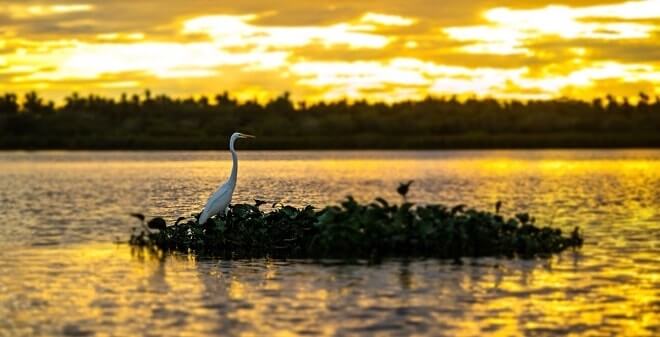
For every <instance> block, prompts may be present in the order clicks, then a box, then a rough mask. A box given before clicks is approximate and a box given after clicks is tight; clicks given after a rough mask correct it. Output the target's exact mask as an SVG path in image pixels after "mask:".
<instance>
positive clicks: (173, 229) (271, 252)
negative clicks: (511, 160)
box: [130, 197, 583, 260]
mask: <svg viewBox="0 0 660 337" xmlns="http://www.w3.org/2000/svg"><path fill="white" fill-rule="evenodd" d="M262 204H263V202H261V201H259V202H257V203H256V204H255V205H250V204H236V205H232V206H230V208H229V210H228V212H227V213H226V214H225V215H221V216H217V217H214V218H212V219H210V220H209V221H207V222H206V223H205V224H204V225H199V223H198V222H197V221H196V219H194V218H191V219H190V220H188V221H182V220H185V219H182V218H179V219H178V220H177V221H176V223H174V224H173V225H170V226H165V222H164V221H163V220H162V219H160V220H153V219H152V220H151V221H150V222H149V223H150V224H151V225H149V226H146V227H144V226H143V228H142V230H140V231H139V232H137V233H134V234H133V235H132V236H131V239H130V243H131V244H132V245H136V246H149V247H155V248H158V249H161V250H164V251H179V252H184V253H196V254H200V255H212V256H220V257H224V258H252V257H272V258H342V259H362V258H364V259H371V260H378V259H381V258H384V257H409V256H418V257H437V258H454V259H459V258H461V257H468V256H473V257H478V256H506V257H514V256H518V257H523V258H531V257H537V256H549V255H550V254H553V253H559V252H561V251H563V250H565V249H567V248H571V247H573V248H577V247H580V246H581V245H582V243H583V237H582V234H581V232H580V230H579V228H577V227H576V228H575V229H574V231H573V232H572V233H571V234H569V235H563V234H562V231H561V230H560V229H556V228H550V227H538V226H536V225H535V224H534V222H535V220H534V218H533V217H530V216H529V215H528V214H526V213H520V214H517V215H516V216H515V217H514V218H509V219H505V218H504V217H502V216H501V215H499V214H498V213H491V212H486V211H479V210H475V209H469V208H466V206H465V205H458V206H456V207H452V208H449V207H446V206H443V205H414V204H412V203H408V202H406V203H403V204H401V205H394V204H390V203H389V202H387V201H386V200H384V199H382V198H377V199H375V200H374V201H373V202H371V203H368V204H360V203H358V202H357V201H356V200H355V199H353V198H352V197H347V198H346V200H344V201H343V202H341V203H340V204H339V205H336V206H327V207H325V208H323V209H320V210H317V209H315V208H314V207H312V206H306V207H303V208H295V207H291V206H286V205H281V204H277V205H273V207H274V208H273V209H272V210H270V211H261V210H260V209H259V206H260V205H262ZM500 205H501V204H500ZM496 208H498V210H499V207H496ZM157 219H159V218H157ZM153 224H157V226H153ZM156 228H157V229H156Z"/></svg>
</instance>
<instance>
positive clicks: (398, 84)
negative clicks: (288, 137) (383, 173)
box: [0, 0, 660, 102]
mask: <svg viewBox="0 0 660 337" xmlns="http://www.w3.org/2000/svg"><path fill="white" fill-rule="evenodd" d="M146 88H149V89H151V91H152V92H154V93H166V94H169V95H174V96H189V95H194V96H199V95H214V94H216V93H220V92H223V91H225V90H226V91H229V92H230V94H232V95H233V96H235V97H238V98H240V99H255V98H256V99H258V100H266V99H269V98H272V97H275V96H277V95H280V94H281V93H282V92H284V91H289V92H291V94H292V97H293V98H294V99H296V100H307V101H319V100H337V99H349V100H356V99H366V100H369V101H386V102H394V101H401V100H417V99H423V98H424V97H426V96H428V95H431V96H449V95H458V96H459V97H468V96H477V97H495V98H498V99H523V100H526V99H552V98H558V97H570V98H578V99H592V98H594V97H602V96H604V95H606V94H614V95H616V96H624V95H625V96H636V95H637V94H638V93H639V92H640V91H644V92H646V93H648V94H651V95H660V0H646V1H602V0H601V1H598V0H575V1H564V0H556V1H540V0H527V1H522V0H511V1H508V0H505V1H491V0H475V1H438V0H406V1H392V0H379V1H333V0H327V1H292V0H278V1H272V0H269V1H254V0H246V1H243V0H242V1H203V0H186V1H170V0H158V1H153V0H140V1H136V0H89V1H85V0H79V1H63V0H56V1H3V0H0V92H17V93H24V92H27V91H30V90H36V91H38V92H39V93H40V94H42V95H44V96H46V97H47V98H50V99H54V100H56V101H58V100H61V99H62V98H63V97H64V96H65V95H68V94H70V93H71V92H73V91H77V92H80V93H82V94H86V93H95V94H103V95H111V96H118V95H119V94H120V93H122V92H128V93H136V92H142V91H144V90H145V89H146Z"/></svg>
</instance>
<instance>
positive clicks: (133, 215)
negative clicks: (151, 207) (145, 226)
mask: <svg viewBox="0 0 660 337" xmlns="http://www.w3.org/2000/svg"><path fill="white" fill-rule="evenodd" d="M130 216H132V217H134V218H136V219H138V220H140V221H141V222H144V214H142V213H131V214H130Z"/></svg>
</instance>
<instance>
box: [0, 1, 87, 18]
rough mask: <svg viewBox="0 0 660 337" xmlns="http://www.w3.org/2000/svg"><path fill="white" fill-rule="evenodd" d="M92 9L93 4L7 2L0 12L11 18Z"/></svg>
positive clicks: (34, 16) (36, 16)
mask: <svg viewBox="0 0 660 337" xmlns="http://www.w3.org/2000/svg"><path fill="white" fill-rule="evenodd" d="M93 9H94V6H93V5H90V4H55V5H27V4H9V5H7V6H5V7H3V8H0V14H5V15H8V16H9V17H10V18H11V19H29V18H38V17H44V16H55V15H62V14H68V13H80V12H90V11H92V10H93Z"/></svg>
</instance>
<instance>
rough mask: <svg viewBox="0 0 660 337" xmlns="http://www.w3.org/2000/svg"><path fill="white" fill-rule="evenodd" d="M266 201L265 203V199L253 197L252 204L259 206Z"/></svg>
mask: <svg viewBox="0 0 660 337" xmlns="http://www.w3.org/2000/svg"><path fill="white" fill-rule="evenodd" d="M266 203H267V201H263V200H259V199H254V205H255V206H257V208H259V206H261V205H265V204H266Z"/></svg>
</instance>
